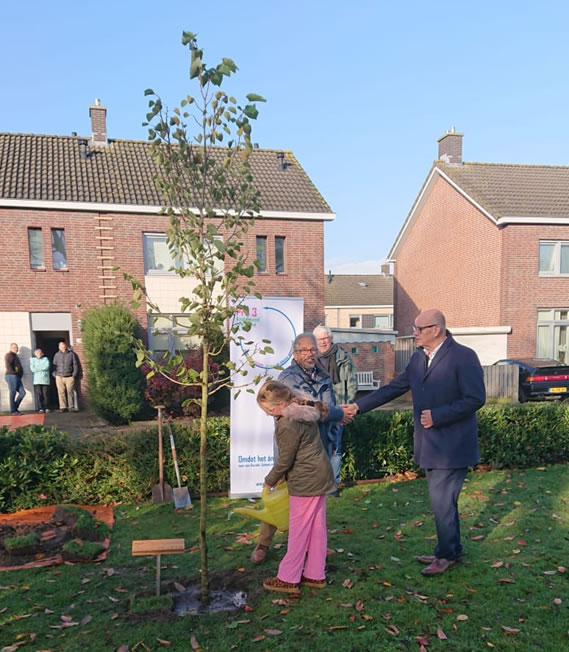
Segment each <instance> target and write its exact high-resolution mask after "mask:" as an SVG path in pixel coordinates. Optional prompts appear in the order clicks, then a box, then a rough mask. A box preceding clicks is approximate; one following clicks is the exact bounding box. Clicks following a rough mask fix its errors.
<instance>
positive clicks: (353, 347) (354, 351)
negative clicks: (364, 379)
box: [352, 346, 358, 355]
mask: <svg viewBox="0 0 569 652" xmlns="http://www.w3.org/2000/svg"><path fill="white" fill-rule="evenodd" d="M352 353H353V354H354V355H357V354H358V347H357V346H352Z"/></svg>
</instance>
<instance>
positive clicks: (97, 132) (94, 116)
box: [89, 98, 109, 147]
mask: <svg viewBox="0 0 569 652" xmlns="http://www.w3.org/2000/svg"><path fill="white" fill-rule="evenodd" d="M89 117H90V118H91V145H96V146H98V147H106V146H107V145H108V144H109V143H108V141H107V107H106V106H101V100H100V99H99V98H95V104H94V105H92V106H90V107H89Z"/></svg>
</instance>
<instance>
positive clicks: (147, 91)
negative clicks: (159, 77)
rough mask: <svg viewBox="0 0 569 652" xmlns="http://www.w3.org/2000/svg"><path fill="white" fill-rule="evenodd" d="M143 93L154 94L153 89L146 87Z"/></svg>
mask: <svg viewBox="0 0 569 652" xmlns="http://www.w3.org/2000/svg"><path fill="white" fill-rule="evenodd" d="M144 95H145V96H146V95H155V93H154V91H153V90H152V89H151V88H147V89H146V90H145V91H144Z"/></svg>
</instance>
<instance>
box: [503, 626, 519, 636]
mask: <svg viewBox="0 0 569 652" xmlns="http://www.w3.org/2000/svg"><path fill="white" fill-rule="evenodd" d="M502 629H503V630H504V631H505V632H506V634H518V633H519V632H520V631H521V630H520V629H516V628H515V627H507V626H506V625H502Z"/></svg>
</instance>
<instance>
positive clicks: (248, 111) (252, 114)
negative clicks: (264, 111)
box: [243, 104, 259, 120]
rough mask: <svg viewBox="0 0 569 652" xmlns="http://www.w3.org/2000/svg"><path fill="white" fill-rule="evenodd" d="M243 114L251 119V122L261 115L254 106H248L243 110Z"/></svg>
mask: <svg viewBox="0 0 569 652" xmlns="http://www.w3.org/2000/svg"><path fill="white" fill-rule="evenodd" d="M243 113H244V114H245V115H246V116H247V117H248V118H251V120H255V119H256V118H257V116H258V115H259V111H258V110H257V107H256V106H255V105H254V104H247V106H246V107H245V108H244V109H243Z"/></svg>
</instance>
